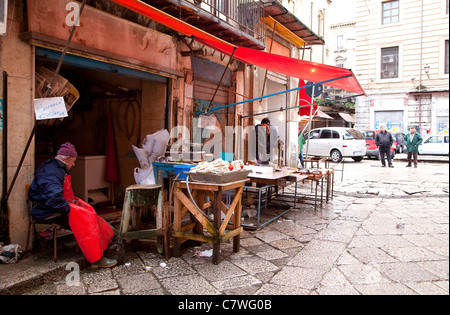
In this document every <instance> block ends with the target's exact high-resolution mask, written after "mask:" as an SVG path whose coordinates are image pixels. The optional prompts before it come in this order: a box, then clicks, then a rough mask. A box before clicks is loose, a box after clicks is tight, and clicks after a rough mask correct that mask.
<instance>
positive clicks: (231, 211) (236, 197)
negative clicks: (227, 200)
mask: <svg viewBox="0 0 450 315" xmlns="http://www.w3.org/2000/svg"><path fill="white" fill-rule="evenodd" d="M243 190H244V187H241V188H239V189H238V191H237V193H236V195H235V197H234V200H233V202H232V203H231V205H230V208H229V209H228V208H227V207H226V206H225V204H224V203H223V202H221V204H222V207H225V208H226V209H228V213H227V214H226V216H225V219H224V220H223V222H222V225H221V227H220V229H219V235H222V234H223V232H224V231H225V228H226V227H227V225H228V222H229V221H230V219H231V216H232V215H233V213H234V212H235V211H234V210H235V208H236V205H237V204H238V202H239V200H240V199H241V197H242V192H243Z"/></svg>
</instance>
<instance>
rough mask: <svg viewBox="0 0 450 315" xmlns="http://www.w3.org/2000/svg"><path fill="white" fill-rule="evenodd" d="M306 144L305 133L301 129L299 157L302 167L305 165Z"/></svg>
mask: <svg viewBox="0 0 450 315" xmlns="http://www.w3.org/2000/svg"><path fill="white" fill-rule="evenodd" d="M305 144H306V140H305V135H304V134H303V131H300V134H299V136H298V152H299V154H298V158H299V159H300V164H301V165H302V167H304V164H303V146H304V145H305Z"/></svg>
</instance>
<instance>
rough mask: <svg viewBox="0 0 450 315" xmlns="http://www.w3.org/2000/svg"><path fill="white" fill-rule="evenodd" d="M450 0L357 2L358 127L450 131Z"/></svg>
mask: <svg viewBox="0 0 450 315" xmlns="http://www.w3.org/2000/svg"><path fill="white" fill-rule="evenodd" d="M448 23H449V1H448V0H439V1H421V0H394V1H374V0H368V1H366V0H361V1H357V2H356V74H357V76H358V80H359V81H360V83H361V85H362V86H363V88H364V89H365V91H366V93H367V97H359V98H358V100H357V104H356V122H357V123H356V127H358V128H361V129H366V128H370V129H373V128H377V129H378V128H379V127H380V125H382V124H384V125H386V126H387V129H389V130H391V131H393V132H406V131H407V130H408V128H409V127H410V126H415V127H416V128H417V130H420V132H421V134H422V135H423V136H426V135H427V134H448V120H449V113H448V108H449V107H448V106H449V105H448V104H449V52H448V49H449V28H448V25H449V24H448Z"/></svg>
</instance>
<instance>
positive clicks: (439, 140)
mask: <svg viewBox="0 0 450 315" xmlns="http://www.w3.org/2000/svg"><path fill="white" fill-rule="evenodd" d="M448 140H449V136H431V137H429V138H427V139H426V140H425V141H424V142H423V143H422V144H421V145H420V146H419V154H430V155H448Z"/></svg>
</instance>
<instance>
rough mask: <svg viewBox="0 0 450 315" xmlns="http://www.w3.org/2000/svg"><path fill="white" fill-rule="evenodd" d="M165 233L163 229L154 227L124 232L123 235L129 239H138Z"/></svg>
mask: <svg viewBox="0 0 450 315" xmlns="http://www.w3.org/2000/svg"><path fill="white" fill-rule="evenodd" d="M163 234H164V233H163V230H158V229H152V230H140V231H130V232H127V233H125V234H122V237H123V238H125V239H128V240H137V239H144V238H153V237H157V236H163Z"/></svg>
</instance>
